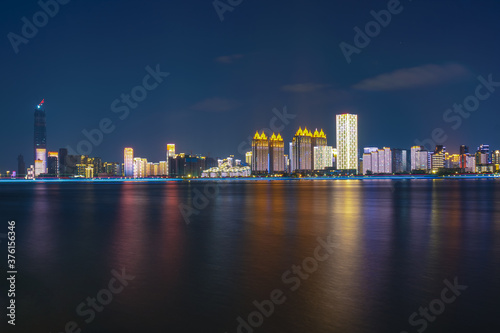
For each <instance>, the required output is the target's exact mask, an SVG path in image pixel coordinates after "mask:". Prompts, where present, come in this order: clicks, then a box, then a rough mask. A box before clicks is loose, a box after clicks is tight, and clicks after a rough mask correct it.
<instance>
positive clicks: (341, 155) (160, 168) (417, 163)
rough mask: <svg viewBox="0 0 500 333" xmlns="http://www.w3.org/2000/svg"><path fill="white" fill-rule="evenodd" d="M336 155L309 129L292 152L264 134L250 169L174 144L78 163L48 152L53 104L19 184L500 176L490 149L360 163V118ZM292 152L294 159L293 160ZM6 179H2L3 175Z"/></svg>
mask: <svg viewBox="0 0 500 333" xmlns="http://www.w3.org/2000/svg"><path fill="white" fill-rule="evenodd" d="M335 120H336V126H335V127H336V147H333V146H329V145H328V143H327V137H326V134H325V133H324V131H323V129H320V130H318V129H315V130H314V132H313V131H311V130H308V129H307V128H306V127H304V129H302V127H299V129H298V130H297V131H296V133H295V135H294V136H293V137H292V138H291V141H290V142H287V144H285V140H284V138H283V137H282V135H281V133H265V132H262V133H259V132H256V133H255V135H254V136H253V139H252V140H251V146H252V149H251V151H248V152H246V154H245V156H244V161H241V160H239V159H235V158H234V156H233V155H231V156H229V157H227V158H225V159H215V158H212V157H208V156H202V155H192V154H185V153H176V146H175V144H173V143H169V144H167V145H166V151H165V160H164V161H158V162H150V161H148V160H147V159H146V158H143V157H139V156H136V155H135V154H134V149H133V148H131V147H126V148H125V149H124V151H123V162H105V161H102V160H101V158H99V157H90V156H87V155H76V154H74V152H71V151H68V149H66V148H60V149H59V150H58V151H47V130H46V114H45V101H44V100H42V101H41V102H40V104H38V105H37V106H36V107H35V112H34V149H33V164H30V165H29V167H27V165H26V162H25V160H24V156H23V155H19V156H18V157H17V165H18V168H17V171H12V172H10V171H8V172H7V177H12V178H26V179H34V178H45V177H47V178H48V177H59V178H106V177H108V178H109V177H124V178H136V179H140V178H150V177H159V178H167V177H172V178H225V177H228V178H233V177H250V176H256V175H258V176H267V175H272V176H282V175H318V174H320V175H335V174H342V175H346V174H349V175H357V174H363V175H391V174H410V173H411V174H451V173H455V174H456V173H497V172H499V169H500V151H499V150H495V151H492V150H490V146H489V145H488V144H482V145H480V146H479V147H478V148H477V149H476V151H475V152H474V151H471V152H470V151H469V147H467V146H465V145H462V146H460V149H459V154H450V153H448V152H447V150H446V147H445V146H443V145H437V146H436V147H435V148H434V150H432V151H429V150H427V149H426V148H425V147H424V146H413V147H411V148H410V149H401V148H389V147H382V148H378V147H366V148H364V149H363V151H362V154H361V156H359V147H358V116H357V115H355V114H349V113H344V114H338V115H336V118H335ZM285 146H286V147H287V150H288V154H285ZM0 176H2V175H0Z"/></svg>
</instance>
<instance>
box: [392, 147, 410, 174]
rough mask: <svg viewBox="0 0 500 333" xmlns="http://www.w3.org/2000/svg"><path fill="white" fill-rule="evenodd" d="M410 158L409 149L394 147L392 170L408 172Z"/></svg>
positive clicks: (394, 171)
mask: <svg viewBox="0 0 500 333" xmlns="http://www.w3.org/2000/svg"><path fill="white" fill-rule="evenodd" d="M408 158H409V155H408V150H406V149H399V148H396V149H393V150H392V172H393V173H407V172H408V171H409V165H408Z"/></svg>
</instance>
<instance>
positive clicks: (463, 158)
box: [460, 145, 469, 169]
mask: <svg viewBox="0 0 500 333" xmlns="http://www.w3.org/2000/svg"><path fill="white" fill-rule="evenodd" d="M468 154H469V147H467V146H466V145H461V146H460V168H463V169H465V168H466V167H467V155H468Z"/></svg>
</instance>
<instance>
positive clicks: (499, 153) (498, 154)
mask: <svg viewBox="0 0 500 333" xmlns="http://www.w3.org/2000/svg"><path fill="white" fill-rule="evenodd" d="M491 163H493V164H500V150H495V152H493V154H491Z"/></svg>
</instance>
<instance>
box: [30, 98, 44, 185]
mask: <svg viewBox="0 0 500 333" xmlns="http://www.w3.org/2000/svg"><path fill="white" fill-rule="evenodd" d="M44 102H45V100H42V101H41V102H40V104H38V105H37V106H36V108H35V127H34V149H33V150H34V160H35V176H38V175H39V174H41V173H46V172H47V170H46V168H47V155H46V152H47V128H46V119H45V107H44ZM36 160H38V161H39V162H38V163H37V162H36ZM40 161H41V162H40Z"/></svg>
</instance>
